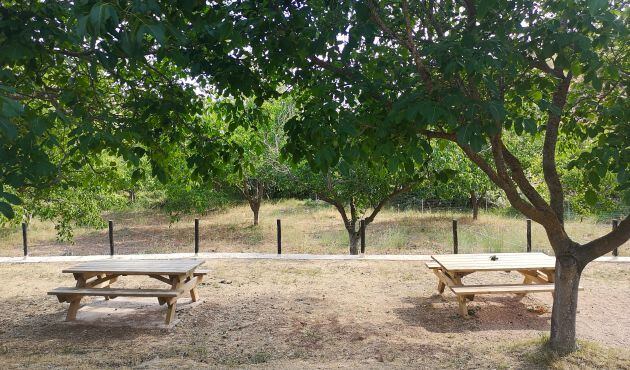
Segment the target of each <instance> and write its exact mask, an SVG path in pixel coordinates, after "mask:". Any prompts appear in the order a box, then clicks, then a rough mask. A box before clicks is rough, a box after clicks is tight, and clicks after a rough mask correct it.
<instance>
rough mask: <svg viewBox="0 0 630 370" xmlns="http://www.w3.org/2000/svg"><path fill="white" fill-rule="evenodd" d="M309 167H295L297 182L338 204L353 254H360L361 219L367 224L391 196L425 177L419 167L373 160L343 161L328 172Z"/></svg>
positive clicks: (333, 203) (294, 175) (325, 199)
mask: <svg viewBox="0 0 630 370" xmlns="http://www.w3.org/2000/svg"><path fill="white" fill-rule="evenodd" d="M310 168H311V167H309V166H307V165H304V164H303V165H301V166H298V167H297V169H294V170H293V172H292V174H293V179H294V182H295V183H296V184H299V185H298V186H301V187H303V188H304V189H305V190H307V191H309V192H311V193H314V194H316V195H317V198H318V199H320V200H322V201H324V202H326V203H328V204H330V205H332V206H333V207H335V209H336V210H337V212H338V213H339V215H340V216H341V221H342V222H343V225H344V228H345V230H346V232H347V233H348V246H349V249H350V254H358V253H359V251H358V243H359V241H360V240H361V236H360V222H359V221H360V220H363V222H364V225H365V227H367V226H368V225H370V224H371V223H372V222H373V221H374V219H375V218H376V216H377V215H378V214H379V212H380V211H381V210H382V209H383V207H385V206H386V205H387V203H388V202H389V201H390V200H391V199H392V198H394V197H396V196H397V195H399V194H402V193H404V192H407V191H409V190H411V189H413V188H414V187H415V186H416V185H418V184H420V182H421V181H422V180H423V175H422V172H421V171H422V168H421V167H420V166H418V167H417V168H411V169H410V171H409V172H407V171H405V170H401V171H398V170H396V169H395V170H394V171H391V170H389V169H388V168H387V167H385V166H382V165H381V166H378V165H375V164H374V163H371V164H369V165H366V164H363V165H362V164H357V163H354V164H349V163H347V162H345V161H343V160H342V161H341V162H339V164H338V165H336V166H334V167H332V168H329V169H328V170H327V171H326V172H317V171H313V170H311V169H310Z"/></svg>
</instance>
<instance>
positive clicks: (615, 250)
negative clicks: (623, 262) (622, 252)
mask: <svg viewBox="0 0 630 370" xmlns="http://www.w3.org/2000/svg"><path fill="white" fill-rule="evenodd" d="M617 226H619V220H612V228H613V230H615V229H616V228H617ZM612 254H613V256H615V257H617V256H618V255H619V249H617V248H615V249H614V250H613V252H612Z"/></svg>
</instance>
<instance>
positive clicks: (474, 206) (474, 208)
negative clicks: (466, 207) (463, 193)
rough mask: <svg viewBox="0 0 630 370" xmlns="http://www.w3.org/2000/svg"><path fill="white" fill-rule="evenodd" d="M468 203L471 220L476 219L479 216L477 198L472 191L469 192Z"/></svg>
mask: <svg viewBox="0 0 630 370" xmlns="http://www.w3.org/2000/svg"><path fill="white" fill-rule="evenodd" d="M470 204H471V206H472V211H473V220H476V219H477V217H479V198H478V197H477V194H476V193H475V192H474V191H471V192H470Z"/></svg>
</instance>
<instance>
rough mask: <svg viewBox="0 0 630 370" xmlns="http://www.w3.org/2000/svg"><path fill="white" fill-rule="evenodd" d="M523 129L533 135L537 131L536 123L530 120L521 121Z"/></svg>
mask: <svg viewBox="0 0 630 370" xmlns="http://www.w3.org/2000/svg"><path fill="white" fill-rule="evenodd" d="M523 128H524V129H525V131H527V132H529V133H530V134H532V135H533V134H535V133H536V131H537V130H538V127H537V126H536V121H534V120H533V119H531V118H526V119H524V120H523Z"/></svg>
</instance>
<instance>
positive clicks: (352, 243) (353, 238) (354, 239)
mask: <svg viewBox="0 0 630 370" xmlns="http://www.w3.org/2000/svg"><path fill="white" fill-rule="evenodd" d="M348 239H349V243H348V246H349V247H350V254H353V255H356V254H359V248H358V246H359V240H361V236H360V235H359V232H358V231H354V230H348Z"/></svg>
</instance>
